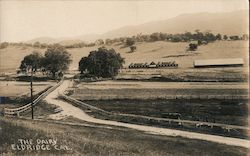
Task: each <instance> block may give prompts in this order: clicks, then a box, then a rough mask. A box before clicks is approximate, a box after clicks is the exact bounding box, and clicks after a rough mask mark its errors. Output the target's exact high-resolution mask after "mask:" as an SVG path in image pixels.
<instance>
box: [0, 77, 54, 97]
mask: <svg viewBox="0 0 250 156" xmlns="http://www.w3.org/2000/svg"><path fill="white" fill-rule="evenodd" d="M53 84H54V82H33V91H34V94H37V93H39V92H41V91H43V90H45V89H46V88H48V87H50V86H53ZM0 88H1V89H0V96H5V97H20V96H25V95H29V94H30V83H29V82H18V81H0Z"/></svg>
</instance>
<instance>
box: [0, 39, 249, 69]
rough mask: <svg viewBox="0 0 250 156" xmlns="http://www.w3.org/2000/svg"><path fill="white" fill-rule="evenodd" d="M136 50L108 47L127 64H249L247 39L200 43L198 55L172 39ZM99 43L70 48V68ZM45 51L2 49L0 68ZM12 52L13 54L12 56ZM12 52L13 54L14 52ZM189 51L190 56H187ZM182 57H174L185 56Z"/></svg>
mask: <svg viewBox="0 0 250 156" xmlns="http://www.w3.org/2000/svg"><path fill="white" fill-rule="evenodd" d="M136 46H137V51H136V52H134V53H128V52H129V51H130V48H129V47H128V48H121V46H120V45H110V46H106V47H107V48H114V49H115V50H116V51H117V52H119V53H120V54H121V55H122V57H124V58H125V61H126V62H125V66H128V65H129V64H130V63H135V62H151V61H154V62H158V61H172V60H175V61H176V62H177V63H178V64H179V67H180V68H185V69H187V68H190V67H193V61H194V60H195V59H213V58H239V57H241V58H244V60H245V64H246V65H247V64H248V53H247V52H248V41H216V42H214V43H209V44H208V45H205V46H200V47H199V48H198V51H197V52H195V53H196V54H195V55H194V54H192V53H191V54H190V55H189V53H187V52H186V47H187V46H188V43H183V42H180V43H173V42H164V41H158V42H150V43H146V42H143V43H137V45H136ZM98 47H99V46H94V47H85V48H74V49H68V51H69V52H70V53H71V54H72V60H73V62H72V64H71V66H70V69H78V62H79V61H80V59H81V58H82V57H83V56H87V55H88V54H89V52H90V51H92V50H96V49H97V48H98ZM34 50H36V51H39V52H42V53H44V52H45V50H46V49H36V48H32V47H15V46H9V47H8V48H5V49H1V50H0V54H1V55H0V60H1V65H0V71H2V72H15V70H16V69H17V68H18V67H19V65H20V62H21V61H22V59H23V57H24V56H25V55H28V54H30V53H32V51H34ZM10 54H11V55H10ZM12 54H13V55H12ZM187 54H188V55H187ZM182 55H184V56H183V57H171V56H182ZM186 55H187V56H186Z"/></svg>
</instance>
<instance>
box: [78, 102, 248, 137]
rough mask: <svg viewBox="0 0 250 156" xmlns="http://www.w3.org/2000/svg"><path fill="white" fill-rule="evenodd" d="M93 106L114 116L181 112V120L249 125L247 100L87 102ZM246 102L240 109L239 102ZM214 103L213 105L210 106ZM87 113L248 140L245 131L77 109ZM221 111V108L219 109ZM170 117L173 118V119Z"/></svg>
mask: <svg viewBox="0 0 250 156" xmlns="http://www.w3.org/2000/svg"><path fill="white" fill-rule="evenodd" d="M84 102H86V103H88V104H91V105H93V106H96V107H99V108H102V109H104V110H106V111H110V112H113V113H118V114H119V113H126V114H135V115H143V116H150V117H159V118H165V117H166V118H169V116H167V114H168V113H180V114H181V119H184V120H195V121H207V122H216V123H224V124H235V125H243V126H247V119H248V118H247V109H246V107H247V104H246V103H244V102H246V101H241V102H240V101H219V100H217V101H216V100H210V101H201V100H199V101H198V100H188V101H187V100H168V101H166V100H160V99H158V100H99V101H84ZM242 102H243V103H244V104H243V106H240V107H239V106H238V105H237V103H242ZM211 104H212V105H211ZM77 107H79V108H81V109H83V110H85V111H86V112H87V113H88V114H89V115H90V116H94V117H96V118H100V119H104V120H113V121H120V122H125V123H134V124H139V125H149V126H156V127H164V128H172V129H180V130H185V131H192V132H199V133H207V134H214V135H221V136H228V137H236V138H248V137H249V136H248V132H247V131H245V130H231V131H227V130H226V129H223V128H221V127H217V126H214V127H213V128H211V127H208V126H207V127H206V126H203V127H200V128H196V127H195V126H194V125H192V124H183V125H178V124H177V123H169V122H167V121H157V120H148V119H144V118H135V117H131V116H120V115H105V114H102V113H99V112H97V111H90V112H89V111H88V110H86V108H85V107H82V106H77ZM218 108H221V109H218ZM170 118H171V117H170Z"/></svg>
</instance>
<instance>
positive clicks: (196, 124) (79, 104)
mask: <svg viewBox="0 0 250 156" xmlns="http://www.w3.org/2000/svg"><path fill="white" fill-rule="evenodd" d="M59 97H60V98H62V99H64V100H66V101H68V102H72V103H74V104H76V105H78V106H83V107H85V108H87V109H90V110H91V111H96V112H98V113H100V114H103V115H114V116H122V117H133V118H139V119H147V120H154V121H165V122H169V123H177V124H191V125H195V126H208V127H211V128H213V127H221V128H224V129H227V130H230V129H238V130H247V131H250V127H246V126H239V125H227V124H222V123H212V122H204V121H192V120H181V119H170V118H158V117H150V116H143V115H135V114H124V113H112V112H109V111H105V110H103V109H100V108H98V107H95V106H92V105H90V104H87V103H84V102H82V101H79V100H77V99H74V98H72V97H69V96H67V95H64V94H60V96H59Z"/></svg>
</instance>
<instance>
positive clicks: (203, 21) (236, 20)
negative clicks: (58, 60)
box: [29, 10, 249, 43]
mask: <svg viewBox="0 0 250 156" xmlns="http://www.w3.org/2000/svg"><path fill="white" fill-rule="evenodd" d="M248 17H249V10H239V11H233V12H222V13H206V12H204V13H190V14H182V15H179V16H176V17H174V18H171V19H167V20H162V21H153V22H149V23H144V24H140V25H133V26H125V27H121V28H118V29H115V30H111V31H108V32H106V33H104V34H101V35H99V34H87V35H81V36H75V37H69V38H61V39H53V38H49V37H43V38H37V39H33V40H31V41H32V42H35V41H39V42H41V43H57V42H62V41H63V40H71V42H76V43H77V42H79V40H81V41H94V40H96V39H100V38H102V39H105V38H115V37H123V36H133V35H136V34H140V33H142V34H150V33H153V32H163V33H184V32H185V31H191V32H193V31H194V30H196V29H199V30H200V31H207V30H210V31H212V32H213V33H221V34H227V35H242V34H244V33H248V29H249V24H248V22H249V21H248ZM31 41H29V42H31Z"/></svg>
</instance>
